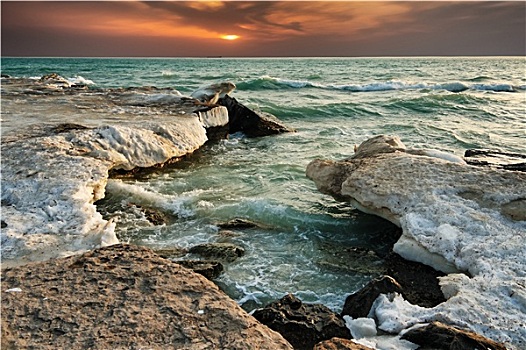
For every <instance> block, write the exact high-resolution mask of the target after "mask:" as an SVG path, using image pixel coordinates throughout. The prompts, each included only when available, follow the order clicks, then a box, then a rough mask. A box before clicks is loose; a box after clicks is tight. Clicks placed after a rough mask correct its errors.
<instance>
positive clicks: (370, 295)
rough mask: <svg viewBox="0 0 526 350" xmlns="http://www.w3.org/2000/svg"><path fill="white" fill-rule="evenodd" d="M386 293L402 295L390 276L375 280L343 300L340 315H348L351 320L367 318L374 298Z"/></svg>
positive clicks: (398, 285) (398, 286)
mask: <svg viewBox="0 0 526 350" xmlns="http://www.w3.org/2000/svg"><path fill="white" fill-rule="evenodd" d="M388 293H402V287H401V286H400V284H398V282H397V281H395V279H394V278H392V277H390V276H381V277H378V278H375V279H373V280H372V281H371V282H369V283H368V284H367V285H366V286H365V287H363V288H362V289H360V290H359V291H358V292H356V293H354V294H351V295H349V296H348V297H347V298H346V299H345V304H344V305H343V310H342V313H341V315H342V316H345V315H349V316H351V317H352V318H360V317H367V315H368V314H369V311H370V310H371V306H372V305H373V303H374V301H375V300H376V298H378V296H379V295H380V294H388Z"/></svg>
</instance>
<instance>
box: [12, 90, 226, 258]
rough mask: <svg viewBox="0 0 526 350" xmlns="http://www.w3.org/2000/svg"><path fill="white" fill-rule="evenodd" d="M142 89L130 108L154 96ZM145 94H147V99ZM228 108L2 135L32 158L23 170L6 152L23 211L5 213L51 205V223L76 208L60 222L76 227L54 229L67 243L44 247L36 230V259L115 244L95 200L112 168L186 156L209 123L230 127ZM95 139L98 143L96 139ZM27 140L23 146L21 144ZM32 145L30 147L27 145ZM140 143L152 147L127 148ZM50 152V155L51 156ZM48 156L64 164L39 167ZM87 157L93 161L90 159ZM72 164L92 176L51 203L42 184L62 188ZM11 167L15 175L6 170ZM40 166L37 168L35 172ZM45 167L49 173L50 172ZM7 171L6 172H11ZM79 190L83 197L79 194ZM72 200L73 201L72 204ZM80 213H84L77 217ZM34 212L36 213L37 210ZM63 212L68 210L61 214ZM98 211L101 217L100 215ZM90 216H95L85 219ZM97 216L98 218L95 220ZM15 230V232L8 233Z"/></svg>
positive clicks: (16, 150)
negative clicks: (83, 236) (25, 206)
mask: <svg viewBox="0 0 526 350" xmlns="http://www.w3.org/2000/svg"><path fill="white" fill-rule="evenodd" d="M142 93H143V92H140V93H135V96H133V94H134V92H132V94H130V95H128V96H126V97H127V98H128V97H131V98H130V99H129V100H127V101H128V102H127V103H129V102H130V100H131V101H132V104H129V105H128V106H130V107H133V106H134V104H135V103H137V98H139V99H140V100H141V101H142V102H140V103H143V104H144V103H149V102H148V101H149V100H148V98H149V97H151V96H149V97H148V96H146V97H145V96H143V94H142ZM175 95H176V94H174V99H172V100H170V103H171V104H173V102H174V101H175V100H176V99H177V98H175ZM3 98H4V97H3ZM144 98H146V100H145V99H144ZM183 104H184V102H183ZM171 106H172V105H171ZM132 109H133V108H132ZM225 110H226V108H219V109H217V110H214V109H212V110H211V111H213V112H212V113H208V114H204V115H197V116H189V115H188V112H185V113H184V116H182V117H181V118H180V119H178V118H175V120H174V118H173V115H172V116H170V118H169V120H168V119H166V120H161V121H156V122H148V123H145V122H144V121H143V120H141V119H140V116H137V115H136V116H135V117H138V118H137V119H138V124H133V123H131V124H130V125H126V126H120V125H119V126H89V127H87V128H85V127H81V126H79V125H77V126H71V125H70V126H69V127H65V128H64V127H63V126H64V124H62V128H61V129H57V126H52V127H44V128H42V129H40V130H35V129H33V130H31V131H30V132H28V133H27V136H25V138H24V139H21V140H17V139H15V138H10V137H9V136H7V139H4V138H3V140H2V142H3V143H4V142H5V143H4V144H3V147H2V148H3V152H4V150H8V154H9V152H13V154H15V155H16V156H15V157H14V158H17V159H20V158H22V159H26V160H29V161H28V163H29V164H28V165H29V166H26V167H24V168H20V163H15V159H11V160H10V159H9V158H7V161H8V162H7V163H6V162H5V161H6V159H5V158H4V156H3V158H4V159H3V168H2V172H3V181H8V183H9V182H10V181H11V182H12V183H17V186H16V189H15V188H14V187H13V190H12V191H11V192H9V189H8V190H7V191H8V193H9V195H8V196H7V198H8V199H9V200H11V201H14V200H17V201H18V202H16V203H17V205H18V208H17V211H18V212H17V211H12V212H11V211H9V210H7V211H4V208H3V214H2V215H5V213H7V215H15V216H18V217H20V218H22V217H24V216H25V217H28V212H23V211H21V210H20V208H21V207H22V208H23V206H22V203H28V207H31V208H35V207H36V208H48V209H47V211H45V212H44V213H42V215H45V216H46V220H47V221H49V219H48V218H49V217H52V216H53V207H55V206H57V205H61V206H66V207H71V212H72V216H71V217H69V218H67V219H66V220H65V219H64V217H61V218H60V220H63V221H69V222H71V221H73V222H75V224H74V225H72V226H67V225H62V226H59V227H58V228H57V229H55V230H56V231H55V233H58V232H60V233H62V234H63V233H66V234H67V236H65V238H64V241H62V242H57V241H53V242H52V243H51V244H49V245H48V246H47V247H45V246H42V240H44V239H46V238H49V233H44V232H41V231H38V230H36V231H34V233H35V236H33V237H34V238H37V241H36V242H34V241H30V242H29V243H30V244H29V245H28V247H29V249H28V252H30V253H29V255H30V256H31V255H32V256H33V257H34V260H42V259H47V258H50V257H58V256H61V255H63V254H64V253H65V254H66V255H67V254H68V252H67V251H68V250H71V251H74V252H75V253H79V252H81V251H83V250H91V249H94V248H96V247H98V246H104V245H110V244H113V243H116V242H115V240H114V238H115V235H114V231H113V229H114V227H113V226H112V223H111V222H105V221H103V219H102V218H100V217H98V216H97V214H98V213H97V212H96V208H94V206H93V203H94V202H95V201H96V200H97V199H99V198H102V196H103V195H104V186H105V183H106V181H107V179H108V172H109V170H110V169H115V168H122V169H126V170H130V169H133V168H135V167H137V166H139V167H150V166H154V165H156V164H162V163H164V162H165V161H167V160H169V159H173V158H174V157H175V158H177V157H181V156H184V154H188V153H191V152H193V151H194V150H195V149H197V148H199V147H200V146H201V145H202V144H204V142H206V140H207V139H208V137H207V130H206V129H207V126H209V127H210V126H213V127H221V126H225V121H224V116H225ZM131 114H133V113H131ZM181 114H183V113H181ZM227 121H228V113H227ZM161 124H162V125H161ZM159 130H161V131H162V133H161V134H162V137H163V138H166V139H169V140H170V145H169V146H166V144H165V143H162V142H159V139H158V138H157V137H156V136H152V135H158V136H159ZM57 131H58V132H57ZM166 136H168V137H166ZM36 140H38V141H36ZM93 140H97V141H96V142H93ZM22 143H23V146H21V145H22ZM28 145H29V146H30V147H28ZM4 147H7V148H4ZM135 147H138V148H139V149H141V150H147V152H146V151H145V152H144V153H143V154H137V153H131V152H128V151H127V149H131V148H135ZM46 152H51V153H50V154H46ZM43 154H44V160H45V162H46V163H45V164H46V166H49V164H50V163H49V160H50V159H51V160H54V161H56V160H57V159H60V160H61V162H59V163H58V164H57V167H56V168H47V169H48V170H46V169H44V168H45V167H44V166H40V167H39V164H40V163H39V159H38V157H37V158H35V157H34V156H35V155H39V156H40V157H41V156H42V155H43ZM86 155H89V157H86ZM86 158H87V159H88V160H86ZM9 162H12V163H9ZM72 164H74V166H76V167H79V168H82V169H84V170H86V172H87V174H88V175H89V177H88V178H86V177H81V178H79V177H78V176H77V175H75V176H74V178H73V179H72V180H71V181H72V183H73V185H72V186H71V188H68V191H69V192H65V193H64V192H63V197H66V198H61V199H60V201H59V202H56V203H55V202H54V203H51V202H49V201H50V200H51V198H49V197H50V196H49V194H50V192H49V191H48V192H46V191H42V187H40V186H41V183H42V182H46V183H47V185H49V186H50V188H55V187H57V186H60V184H61V183H63V182H64V179H67V178H68V176H71V174H72V172H71V171H70V169H69V168H66V166H65V165H67V166H68V167H69V166H72ZM4 167H5V168H4ZM17 167H18V168H17ZM6 169H12V171H13V173H9V172H8V173H4V172H5V171H6ZM35 169H38V171H37V172H35ZM44 170H46V171H49V172H48V173H46V172H44ZM9 171H10V170H9ZM5 174H7V176H6V175H5ZM57 176H58V180H60V181H58V182H53V181H52V180H53V178H54V177H57ZM35 185H37V186H39V187H38V191H37V192H40V191H42V192H41V197H39V196H37V197H35V196H34V193H35V192H36V190H35V187H34V186H35ZM21 190H27V194H26V195H25V196H24V195H22V194H23V193H24V192H23V191H21ZM79 194H81V195H80V196H79ZM15 195H16V196H17V197H16V198H15V197H14V196H15ZM70 199H74V200H73V201H72V202H68V201H69V200H70ZM28 201H29V202H28ZM31 201H33V202H31ZM42 203H44V205H42ZM3 204H4V203H3ZM79 213H81V214H82V215H81V216H78V214H79ZM30 214H31V215H37V214H35V213H33V212H31V213H30ZM61 215H63V214H62V213H61ZM98 215H99V216H100V214H98ZM86 217H89V218H90V219H89V220H87V221H86V220H85V218H86ZM93 218H95V219H96V220H93ZM35 219H36V221H35V222H40V223H43V222H44V221H43V219H42V220H40V221H38V220H39V219H38V218H37V217H35V216H31V217H29V220H31V221H34V220H35ZM2 220H4V218H2ZM82 220H85V221H82ZM47 221H46V222H47ZM5 224H6V225H7V227H6V228H8V230H7V235H9V234H10V233H9V232H12V234H13V235H14V231H16V230H20V229H21V227H14V228H13V227H10V222H9V221H6V222H5ZM37 226H40V228H44V229H45V225H43V224H39V225H37ZM79 227H80V230H79ZM11 229H12V230H13V231H9V230H11ZM75 230H77V232H78V231H80V232H84V233H87V235H88V236H89V238H88V239H85V240H84V239H80V240H79V239H78V238H79V237H78V236H77V237H75V236H73V237H72V236H71V233H72V232H74V231H75ZM2 231H3V232H2V234H4V232H5V231H4V229H3V230H2ZM23 236H27V235H23ZM54 238H56V237H54ZM3 242H4V241H3ZM24 244H25V243H24ZM57 244H64V245H65V246H66V247H68V249H65V250H63V251H60V250H55V251H51V252H50V251H48V249H49V247H52V246H56V245H57ZM8 247H9V246H8ZM11 247H16V249H18V245H17V244H13V245H11ZM32 247H34V248H35V249H33V248H32ZM40 248H44V249H45V250H46V251H47V252H46V254H42V251H41V250H39V249H40ZM2 249H4V244H2ZM48 253H49V254H48ZM45 255H46V256H45ZM13 256H15V257H19V253H18V252H16V253H13ZM30 260H31V259H30ZM3 263H4V262H3Z"/></svg>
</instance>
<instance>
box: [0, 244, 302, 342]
mask: <svg viewBox="0 0 526 350" xmlns="http://www.w3.org/2000/svg"><path fill="white" fill-rule="evenodd" d="M9 290H11V291H12V292H8V291H9ZM15 290H16V291H18V292H15ZM1 307H2V349H4V348H5V349H10V348H11V349H30V348H31V349H37V348H38V349H68V348H69V349H85V348H90V349H139V348H143V349H159V350H160V349H239V350H245V349H268V350H274V349H292V347H291V346H290V345H289V344H288V343H287V342H286V341H285V339H283V337H282V336H281V335H279V334H278V333H276V332H274V331H272V330H270V329H268V328H267V327H265V326H263V325H261V324H260V323H258V322H257V321H256V320H255V319H254V318H253V317H252V316H250V315H248V314H247V313H246V312H245V311H243V310H242V309H241V308H240V307H239V306H238V305H237V304H236V303H235V302H234V301H233V300H231V299H230V298H229V297H227V296H226V295H225V294H224V293H223V292H221V291H220V290H219V288H218V287H217V286H216V285H215V284H213V283H212V282H210V281H208V280H207V279H205V278H204V277H203V276H200V275H198V274H196V273H193V272H192V271H190V270H188V269H186V268H184V267H182V266H180V265H178V264H176V263H173V262H171V261H169V260H166V259H163V258H161V257H159V256H157V255H156V254H154V253H153V252H152V251H151V250H149V249H147V248H143V247H137V246H131V245H115V246H111V247H106V248H102V249H98V250H94V251H92V252H89V253H86V254H83V255H80V256H76V257H70V258H65V259H55V260H49V261H47V262H44V263H34V264H29V265H25V266H21V267H17V268H7V269H5V270H3V271H2V306H1ZM6 320H8V322H7V321H6Z"/></svg>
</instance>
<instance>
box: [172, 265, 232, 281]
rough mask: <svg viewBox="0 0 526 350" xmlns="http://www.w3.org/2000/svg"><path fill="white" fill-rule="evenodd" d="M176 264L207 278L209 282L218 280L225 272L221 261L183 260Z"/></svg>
mask: <svg viewBox="0 0 526 350" xmlns="http://www.w3.org/2000/svg"><path fill="white" fill-rule="evenodd" d="M174 262H175V263H177V264H179V265H181V266H184V267H186V268H188V269H191V270H193V271H194V272H197V273H198V274H200V275H203V276H205V277H206V278H208V279H209V280H213V279H216V278H218V277H219V276H220V275H221V272H223V264H221V263H220V262H219V261H208V260H206V261H204V260H181V261H174Z"/></svg>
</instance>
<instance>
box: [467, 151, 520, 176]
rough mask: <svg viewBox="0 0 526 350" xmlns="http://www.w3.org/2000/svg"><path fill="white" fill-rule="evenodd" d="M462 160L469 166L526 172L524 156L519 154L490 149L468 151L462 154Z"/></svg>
mask: <svg viewBox="0 0 526 350" xmlns="http://www.w3.org/2000/svg"><path fill="white" fill-rule="evenodd" d="M464 160H465V161H466V163H468V164H470V165H477V166H489V167H493V168H497V169H504V170H514V171H526V155H525V154H520V153H511V152H501V151H499V150H491V149H468V150H466V151H465V152H464Z"/></svg>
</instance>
